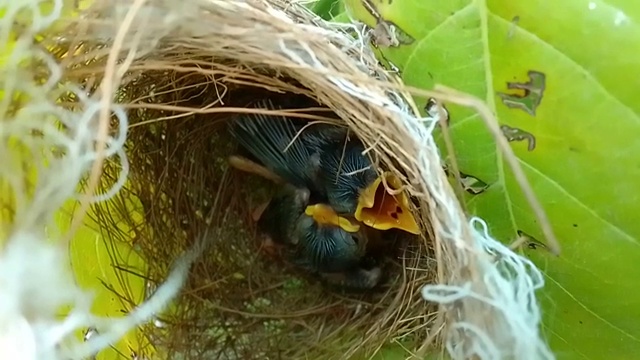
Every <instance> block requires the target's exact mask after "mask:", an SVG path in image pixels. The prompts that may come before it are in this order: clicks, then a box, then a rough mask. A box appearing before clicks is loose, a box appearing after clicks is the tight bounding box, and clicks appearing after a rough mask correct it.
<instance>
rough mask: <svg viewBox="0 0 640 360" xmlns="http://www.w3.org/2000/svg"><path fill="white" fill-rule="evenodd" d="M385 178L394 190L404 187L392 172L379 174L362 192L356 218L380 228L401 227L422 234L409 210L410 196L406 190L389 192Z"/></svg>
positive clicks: (409, 231)
mask: <svg viewBox="0 0 640 360" xmlns="http://www.w3.org/2000/svg"><path fill="white" fill-rule="evenodd" d="M383 178H384V179H385V180H386V183H387V185H388V186H389V188H391V189H392V190H398V189H400V188H401V187H402V182H401V181H400V179H399V178H398V177H397V176H395V175H394V174H393V173H391V172H385V173H384V174H382V175H381V176H379V177H378V178H377V179H376V181H374V182H373V183H372V184H371V185H370V186H369V187H368V188H366V189H364V191H362V193H360V197H359V198H358V207H357V208H356V212H355V218H356V220H358V221H360V222H362V223H364V224H365V225H367V226H370V227H372V228H374V229H378V230H389V229H400V230H404V231H406V232H408V233H411V234H415V235H418V234H420V227H419V226H418V223H417V222H416V219H415V218H414V216H413V214H412V213H411V211H410V210H409V197H408V196H407V194H406V193H405V192H404V191H402V192H400V193H399V194H395V195H392V194H391V193H389V191H387V189H386V188H385V186H384V184H383V183H382V179H383Z"/></svg>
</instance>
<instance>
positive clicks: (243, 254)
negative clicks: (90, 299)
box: [61, 36, 435, 358]
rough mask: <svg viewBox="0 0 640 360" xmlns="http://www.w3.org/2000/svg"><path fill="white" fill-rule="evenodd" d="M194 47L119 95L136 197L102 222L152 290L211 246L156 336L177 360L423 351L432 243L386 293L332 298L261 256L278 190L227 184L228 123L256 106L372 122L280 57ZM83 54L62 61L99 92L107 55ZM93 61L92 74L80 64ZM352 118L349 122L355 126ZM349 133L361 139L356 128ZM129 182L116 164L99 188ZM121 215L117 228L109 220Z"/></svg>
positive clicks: (150, 67) (360, 106)
mask: <svg viewBox="0 0 640 360" xmlns="http://www.w3.org/2000/svg"><path fill="white" fill-rule="evenodd" d="M189 40H190V41H191V43H187V42H186V41H185V39H184V38H180V37H177V36H176V38H172V37H170V36H169V37H167V38H165V39H163V40H162V41H160V42H159V43H158V46H157V47H156V48H154V49H153V51H149V52H148V53H146V54H145V56H143V57H140V58H138V59H135V60H134V61H133V62H132V63H131V64H130V65H129V67H128V71H127V72H126V73H125V76H124V79H123V81H122V84H121V86H120V88H119V90H118V92H117V94H118V96H117V98H118V103H120V104H122V105H123V107H124V109H126V110H127V114H128V122H129V129H128V134H127V142H126V144H125V148H126V152H127V157H128V162H129V167H130V175H129V179H128V183H127V184H126V185H125V186H124V187H123V188H122V189H121V190H120V191H119V193H118V194H117V195H116V196H115V198H113V199H111V200H110V205H109V206H108V207H107V206H106V205H103V204H100V203H99V204H96V205H95V206H94V207H93V209H92V210H93V216H94V217H95V220H96V222H98V223H100V224H101V225H102V227H103V232H104V234H105V235H106V236H108V237H109V238H111V239H113V240H119V239H122V238H125V239H126V238H131V237H133V239H134V240H133V247H134V248H135V249H137V251H138V252H139V253H140V254H141V255H142V256H143V258H145V259H146V260H147V263H148V267H149V270H148V272H147V273H146V274H142V276H144V277H145V278H146V279H147V280H148V281H149V282H150V283H151V284H159V283H161V282H162V281H163V279H164V278H165V277H166V275H167V272H168V270H169V269H170V267H171V264H172V263H173V262H174V261H175V259H176V258H177V257H178V256H179V255H180V254H181V253H183V252H184V251H186V250H187V249H189V248H190V247H192V246H193V245H194V243H195V242H196V241H197V240H198V239H201V238H202V237H203V236H205V234H206V237H207V238H206V241H207V243H208V246H209V247H208V249H207V250H206V251H205V252H204V254H203V256H201V257H200V258H199V259H198V260H197V261H196V262H195V263H194V264H193V266H192V270H191V272H190V274H189V277H188V279H187V282H186V284H185V286H184V288H183V290H182V292H181V294H180V296H179V297H178V299H177V300H176V303H175V305H174V306H173V307H172V310H171V311H169V312H167V313H164V314H161V315H158V318H159V319H160V321H161V323H162V324H163V326H162V327H161V328H157V327H156V326H153V325H149V326H147V327H146V334H147V336H148V337H149V338H150V339H152V342H153V343H155V344H156V345H157V346H158V347H159V348H160V349H162V350H163V351H166V352H167V356H169V357H180V358H201V357H203V356H204V357H206V358H280V357H282V358H300V357H305V356H311V357H313V354H316V355H317V356H318V357H327V356H329V357H336V356H340V357H342V356H345V355H346V356H352V355H353V356H356V355H357V356H369V355H372V354H374V353H375V352H377V351H378V350H379V348H380V347H381V346H382V345H383V344H385V343H388V342H389V341H392V340H393V341H398V342H402V343H408V344H413V346H415V345H416V344H420V343H421V341H422V340H424V337H425V335H426V334H427V332H426V331H420V332H417V331H416V330H418V329H424V328H425V327H427V328H428V326H429V323H430V322H431V321H432V320H433V316H434V313H433V310H434V308H433V307H432V306H430V305H429V304H428V303H425V302H424V301H423V300H422V299H421V298H420V296H419V288H420V287H421V286H422V285H424V284H425V283H428V282H431V281H432V280H433V278H434V276H435V272H434V270H435V266H434V265H435V264H434V262H433V260H432V252H431V250H430V248H429V243H428V242H427V241H426V238H423V239H422V241H418V240H416V239H412V241H403V240H402V239H401V240H400V242H401V243H403V244H402V246H401V247H400V249H401V250H399V251H398V252H397V254H395V255H396V256H395V258H394V259H393V261H389V262H388V263H389V264H388V265H387V266H386V268H385V270H386V273H387V274H388V275H389V276H388V279H387V281H386V282H385V283H384V284H383V285H382V287H381V289H380V290H378V291H376V292H372V293H368V294H360V295H354V294H343V293H337V292H332V291H331V290H328V289H327V288H326V287H324V286H323V285H322V284H321V283H319V282H318V281H317V280H316V279H314V278H311V277H308V276H305V275H304V274H301V273H300V272H299V271H295V269H292V268H291V267H290V266H288V265H287V264H285V263H282V262H280V261H277V260H274V259H273V258H269V257H265V256H264V255H263V254H261V253H260V251H259V249H258V244H257V242H256V241H255V237H256V236H255V235H256V234H255V232H256V231H255V227H254V226H253V225H252V222H251V220H250V219H249V214H250V213H251V209H253V208H255V207H256V206H257V205H258V204H259V203H261V202H262V201H264V200H266V198H267V197H268V196H269V193H270V190H271V188H272V184H270V183H268V182H266V181H264V180H263V179H259V178H256V177H255V176H250V175H247V174H242V173H238V172H237V171H231V170H230V169H229V168H228V166H227V163H226V158H227V156H228V155H230V154H233V153H234V151H235V144H234V142H233V141H231V140H230V139H229V136H228V133H227V132H226V129H225V122H226V121H228V120H230V119H231V118H232V117H233V116H234V115H235V113H237V112H241V111H244V109H245V106H246V105H247V104H248V103H249V102H250V101H251V100H253V99H255V98H259V97H264V96H266V95H268V96H277V97H283V96H289V95H286V94H287V93H289V94H291V93H294V94H298V95H304V96H308V97H309V98H312V99H314V100H317V101H318V102H319V103H323V106H325V107H326V106H328V107H331V110H333V111H334V112H335V115H334V116H333V117H334V118H335V117H338V118H340V117H344V116H345V115H346V114H348V115H349V116H348V117H347V118H352V116H353V115H352V114H353V113H355V114H358V116H360V117H370V116H376V115H374V113H372V111H371V109H370V108H369V106H368V105H367V104H366V103H364V102H362V101H360V100H357V99H353V98H352V97H350V96H349V95H348V94H344V93H343V92H342V90H341V89H340V88H338V87H336V86H335V85H330V84H331V83H330V82H329V83H326V82H324V81H322V82H320V83H317V82H316V83H315V84H314V82H315V79H312V80H311V81H309V78H308V77H307V75H308V74H306V73H305V72H304V71H301V70H300V69H296V67H295V66H292V64H286V63H284V64H283V63H282V61H281V59H279V56H278V54H277V53H272V54H270V53H265V54H262V55H264V58H262V59H260V60H261V61H256V60H255V59H254V58H255V57H256V55H257V54H251V53H241V52H233V51H230V50H225V49H224V48H225V47H224V46H220V47H218V48H212V49H207V48H205V47H203V44H200V43H199V42H198V41H197V39H193V38H190V39H189ZM82 48H83V50H84V52H85V54H87V53H88V54H90V55H83V56H78V58H76V59H73V58H69V57H67V58H65V60H64V61H67V62H69V66H68V69H69V71H68V73H67V76H68V77H69V78H72V79H74V80H76V81H78V82H80V83H85V84H92V83H99V82H100V81H99V80H100V77H101V76H102V75H103V74H102V73H101V72H102V71H103V70H104V62H105V59H104V57H101V56H99V53H100V51H101V50H100V45H99V44H95V43H93V45H92V43H91V42H88V41H86V42H85V41H83V44H82ZM69 50H70V49H65V51H61V53H65V54H68V53H69ZM96 55H97V56H96ZM87 57H93V61H92V62H90V63H89V64H86V63H84V62H83V63H82V64H80V60H82V59H84V58H87ZM360 66H361V65H360ZM378 71H379V70H378ZM320 76H322V77H325V76H324V75H320ZM314 85H315V86H314ZM94 90H96V89H94ZM283 93H284V95H283ZM323 100H324V101H323ZM327 100H329V101H327ZM345 100H346V101H345ZM345 108H346V109H349V108H351V109H353V110H351V111H347V112H346V114H345V110H344V109H345ZM343 124H344V125H350V126H351V127H352V129H353V130H354V131H355V132H357V133H358V134H359V135H360V131H359V130H358V126H357V124H356V125H355V126H354V124H353V123H343ZM114 125H117V124H114ZM378 126H379V125H378ZM359 127H360V128H366V129H367V130H368V131H369V132H371V131H375V128H373V129H372V127H367V126H364V125H362V124H360V126H359ZM365 135H366V133H365ZM370 142H371V139H369V143H370ZM374 151H376V152H378V151H377V150H375V148H374ZM382 155H383V156H381V157H380V160H381V161H382V162H385V159H384V157H385V155H386V157H387V162H388V163H392V162H391V161H390V158H389V156H388V154H382ZM394 160H396V161H393V163H392V164H393V165H395V167H398V161H397V158H396V159H394ZM120 173H121V168H120V167H119V166H118V165H116V163H115V162H114V163H112V162H107V163H106V165H105V167H104V169H103V184H102V187H103V188H110V187H112V186H113V184H114V182H115V181H116V180H117V179H118V177H119V174H120ZM113 204H117V205H116V208H118V210H116V211H118V212H119V216H116V217H114V216H113V214H110V213H111V212H113V211H114V210H113V208H114V206H113ZM141 215H142V216H141ZM114 218H117V219H118V220H117V222H114V221H113V219H114ZM122 224H125V226H124V227H123V226H122ZM120 229H129V230H120ZM120 231H122V232H126V233H124V234H123V233H119V232H120ZM114 258H119V257H118V256H114ZM118 265H119V266H121V267H122V268H126V264H118ZM129 271H131V270H129ZM119 295H120V296H124V294H119ZM409 346H411V345H409Z"/></svg>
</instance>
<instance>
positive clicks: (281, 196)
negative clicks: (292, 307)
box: [258, 184, 381, 290]
mask: <svg viewBox="0 0 640 360" xmlns="http://www.w3.org/2000/svg"><path fill="white" fill-rule="evenodd" d="M308 200H309V190H307V189H300V188H296V187H295V186H293V185H289V184H287V185H284V186H283V187H282V188H280V189H279V191H278V192H277V193H276V194H275V195H274V197H273V198H272V199H271V201H270V202H269V204H268V205H267V207H266V208H265V209H264V211H263V213H262V216H261V217H260V220H259V221H258V227H259V228H260V230H261V231H262V232H263V233H264V234H265V235H267V236H268V237H269V238H271V239H272V240H273V242H275V243H278V244H280V245H284V247H285V249H287V253H288V254H289V260H290V261H291V262H292V263H294V264H295V265H297V266H299V267H301V268H304V269H305V270H307V271H310V272H312V273H314V274H317V275H320V277H321V278H323V279H324V280H325V281H326V282H328V283H330V284H332V285H336V286H340V287H344V288H351V289H358V290H365V289H371V288H373V287H374V286H376V285H377V284H378V282H379V280H380V277H381V270H380V268H378V267H374V268H373V269H371V270H367V269H364V268H363V267H362V266H361V264H362V258H363V256H364V254H365V245H366V239H363V238H359V239H357V240H356V237H357V236H361V235H362V234H363V232H362V231H360V230H361V229H360V226H359V225H358V224H355V223H352V222H351V221H349V220H347V219H346V218H343V217H340V216H338V215H337V214H336V213H335V212H334V211H333V210H332V209H331V207H329V206H327V205H324V204H316V205H310V206H309V205H308V204H309V203H308Z"/></svg>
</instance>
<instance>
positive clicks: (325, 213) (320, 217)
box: [304, 204, 360, 233]
mask: <svg viewBox="0 0 640 360" xmlns="http://www.w3.org/2000/svg"><path fill="white" fill-rule="evenodd" d="M304 213H305V214H307V215H308V216H311V217H312V218H313V220H315V221H316V222H317V223H319V224H329V225H335V226H339V227H341V228H342V229H343V230H344V231H346V232H350V233H355V232H358V230H360V225H358V224H355V223H353V222H351V221H350V220H349V219H347V218H344V217H342V216H340V215H338V214H336V212H335V211H334V210H333V208H331V207H330V206H329V205H325V204H315V205H309V206H307V208H306V209H305V210H304Z"/></svg>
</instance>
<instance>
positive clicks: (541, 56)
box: [345, 0, 640, 359]
mask: <svg viewBox="0 0 640 360" xmlns="http://www.w3.org/2000/svg"><path fill="white" fill-rule="evenodd" d="M345 2H346V4H347V7H348V9H349V11H350V12H351V15H352V16H353V17H354V18H356V19H359V20H362V21H364V22H366V23H367V24H368V25H370V26H375V25H376V24H377V23H379V22H380V21H383V22H385V23H386V24H387V25H391V26H392V27H393V26H395V27H396V28H397V29H396V33H397V34H400V36H397V40H399V45H398V46H395V47H393V46H392V47H387V48H382V47H381V49H382V50H381V54H382V55H383V57H384V59H386V60H388V61H390V62H391V63H393V64H394V65H395V66H396V67H398V68H399V69H400V71H401V73H402V77H403V79H404V81H405V83H407V84H408V85H412V86H417V87H421V88H424V89H431V88H433V85H434V84H443V85H446V86H449V87H452V88H455V89H457V90H459V91H464V92H466V93H469V94H472V95H475V96H478V97H480V98H481V99H486V101H487V104H488V105H489V107H490V109H491V110H492V111H493V112H494V113H495V114H496V115H497V118H498V121H499V123H500V124H501V125H503V126H506V127H505V128H504V129H505V130H504V131H505V136H507V139H509V140H510V141H511V142H510V144H511V146H512V148H513V150H514V152H515V153H516V156H517V157H518V160H519V162H520V164H521V165H522V167H523V170H524V171H525V174H526V175H527V178H528V179H529V181H530V183H531V185H532V187H533V190H534V191H535V193H536V195H537V197H538V199H539V200H540V201H541V203H542V206H543V208H544V210H545V211H546V213H547V215H548V217H549V218H550V221H551V223H552V227H553V229H554V232H555V234H556V236H557V237H558V239H559V241H560V243H561V247H562V253H561V255H560V256H559V257H555V256H553V255H551V254H550V253H549V252H548V251H546V249H545V246H544V242H545V239H544V237H543V235H542V232H541V230H540V227H539V225H538V224H537V223H536V219H535V216H534V214H533V212H532V210H531V208H530V206H529V205H528V203H527V201H526V200H525V198H524V196H523V194H522V191H521V190H520V188H519V186H518V185H517V184H516V182H515V180H514V177H513V175H512V173H511V171H510V168H509V167H508V165H507V164H506V163H505V162H504V160H503V158H502V155H501V154H500V153H499V152H498V151H497V149H496V146H495V143H494V142H493V140H492V138H491V136H490V135H489V133H488V131H487V130H486V128H485V125H484V123H483V122H482V120H481V119H480V118H479V116H478V115H476V114H475V113H474V111H473V110H471V109H467V108H463V107H459V106H455V105H452V104H447V108H448V110H449V113H450V117H451V123H450V127H451V128H450V130H451V135H452V138H453V142H454V147H455V155H456V157H457V160H458V165H459V168H460V171H461V172H462V173H464V174H465V175H469V176H470V177H472V178H477V179H479V180H480V181H482V182H483V183H486V184H487V185H488V188H487V189H486V190H484V191H483V192H481V193H480V194H475V195H474V194H471V193H469V192H467V193H465V202H466V204H467V207H468V210H469V212H470V213H472V214H477V215H479V216H481V217H482V218H484V219H485V220H486V221H487V222H488V223H489V224H490V229H491V232H492V235H493V236H495V237H496V238H498V239H500V240H502V241H504V242H505V243H509V242H511V241H513V240H514V239H515V238H516V237H517V236H518V231H521V232H523V233H524V234H526V235H528V236H530V237H531V238H532V239H531V241H530V243H529V246H527V247H526V248H525V249H524V250H523V254H525V255H526V256H528V257H530V258H531V259H532V260H533V261H535V263H536V264H537V265H538V266H539V267H540V268H541V269H542V270H543V271H544V273H545V278H546V286H545V288H544V289H543V290H542V292H540V293H539V299H540V301H541V303H542V306H543V312H544V329H543V331H544V334H545V336H547V338H548V339H549V341H550V344H551V347H552V349H553V350H554V352H555V353H556V355H557V357H558V358H559V359H608V358H619V359H622V358H633V357H635V356H637V355H636V354H637V353H638V351H640V290H638V282H639V280H640V265H639V264H640V221H638V220H637V216H638V214H639V213H640V205H638V204H639V200H640V197H639V193H640V141H638V140H637V138H638V136H639V135H640V101H638V90H639V89H640V60H639V58H638V55H637V54H639V53H640V2H637V1H634V0H610V1H607V2H603V1H582V0H565V1H562V2H558V1H555V0H535V1H508V0H486V1H484V0H433V1H424V0H391V1H389V0H371V1H369V3H370V4H371V5H373V6H372V8H373V9H375V11H374V13H373V14H372V13H371V12H370V11H368V10H367V7H365V6H363V3H362V2H361V1H360V0H345ZM407 39H408V40H407ZM530 75H531V77H530ZM529 82H532V83H531V84H528V83H529ZM508 83H511V85H508ZM416 101H417V104H418V105H419V106H423V105H425V104H426V99H416ZM439 137H440V136H439V135H438V140H439V142H440V145H441V150H442V152H443V154H445V155H446V151H445V148H444V146H443V144H442V141H441V139H440V138H439Z"/></svg>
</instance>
